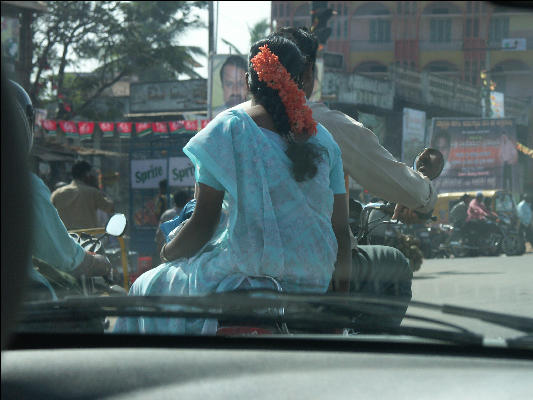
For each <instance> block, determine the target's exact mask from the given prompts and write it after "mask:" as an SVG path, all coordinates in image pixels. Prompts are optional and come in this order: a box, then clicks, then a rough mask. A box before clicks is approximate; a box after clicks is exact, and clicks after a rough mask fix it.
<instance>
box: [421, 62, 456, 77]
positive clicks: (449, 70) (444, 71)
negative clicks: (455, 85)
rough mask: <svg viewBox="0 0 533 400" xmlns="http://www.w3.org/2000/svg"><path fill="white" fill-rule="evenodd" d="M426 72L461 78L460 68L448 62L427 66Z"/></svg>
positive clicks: (431, 63) (433, 63)
mask: <svg viewBox="0 0 533 400" xmlns="http://www.w3.org/2000/svg"><path fill="white" fill-rule="evenodd" d="M424 71H427V72H430V73H432V74H436V75H441V76H446V77H451V78H459V76H460V72H459V68H457V66H456V65H455V64H452V63H451V62H448V61H432V62H430V63H428V64H426V66H425V67H424Z"/></svg>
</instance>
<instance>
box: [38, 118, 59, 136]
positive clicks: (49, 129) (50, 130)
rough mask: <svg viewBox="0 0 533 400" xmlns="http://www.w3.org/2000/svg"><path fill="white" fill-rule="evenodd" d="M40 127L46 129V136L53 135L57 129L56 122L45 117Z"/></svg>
mask: <svg viewBox="0 0 533 400" xmlns="http://www.w3.org/2000/svg"><path fill="white" fill-rule="evenodd" d="M42 127H43V128H44V129H45V130H46V133H47V135H48V136H55V135H56V131H57V122H56V121H54V120H52V119H45V120H43V122H42Z"/></svg>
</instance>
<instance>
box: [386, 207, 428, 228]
mask: <svg viewBox="0 0 533 400" xmlns="http://www.w3.org/2000/svg"><path fill="white" fill-rule="evenodd" d="M392 219H395V220H399V221H401V222H403V223H404V224H423V223H425V222H426V219H424V218H421V217H420V215H418V214H417V213H416V212H415V211H413V210H411V209H409V208H407V207H405V206H402V205H401V204H396V207H395V208H394V214H393V216H392Z"/></svg>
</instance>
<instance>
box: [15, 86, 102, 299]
mask: <svg viewBox="0 0 533 400" xmlns="http://www.w3.org/2000/svg"><path fill="white" fill-rule="evenodd" d="M10 90H11V92H12V96H13V97H14V98H15V100H16V102H15V109H16V114H17V115H16V116H15V117H16V118H18V119H20V120H21V121H22V122H23V126H24V133H25V135H24V140H25V143H26V150H27V152H28V154H29V153H30V151H31V148H32V145H33V127H34V111H33V105H32V102H31V100H30V97H29V96H28V94H27V93H26V91H25V90H24V89H23V88H22V87H21V86H20V85H19V84H18V83H16V82H13V81H10ZM30 189H31V191H30V197H31V207H32V218H33V224H32V225H33V230H32V235H33V236H32V241H31V242H32V246H31V254H32V256H33V257H34V258H36V259H39V260H42V261H44V262H45V263H47V264H49V265H51V266H53V267H55V268H57V269H59V270H61V271H63V272H67V273H69V274H71V275H73V276H74V277H78V276H81V275H87V276H96V275H107V274H108V273H109V271H110V267H111V264H110V263H109V260H107V258H106V257H103V256H101V255H95V254H90V253H88V252H86V251H85V250H84V249H83V248H82V247H81V246H80V245H79V244H78V243H77V242H76V241H75V240H74V239H73V238H72V237H71V236H70V235H69V233H68V232H67V229H66V228H65V225H64V224H63V222H62V221H61V219H60V218H59V215H58V213H57V210H56V208H55V207H54V206H53V204H52V202H51V201H50V195H51V194H50V190H49V189H48V187H47V186H46V184H45V183H44V182H43V181H42V179H40V178H39V177H38V176H37V175H35V174H33V173H32V174H30ZM30 275H31V277H32V278H33V280H34V281H38V282H40V283H42V284H44V286H46V287H47V289H48V290H49V291H50V293H49V296H48V295H47V296H46V297H51V298H53V299H55V298H57V297H56V293H55V291H54V290H53V289H52V287H51V285H50V283H49V282H48V281H47V280H46V279H45V278H44V277H43V276H42V275H40V274H39V273H38V272H37V271H35V269H33V268H32V269H31V273H30Z"/></svg>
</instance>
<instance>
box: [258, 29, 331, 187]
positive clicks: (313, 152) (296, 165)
mask: <svg viewBox="0 0 533 400" xmlns="http://www.w3.org/2000/svg"><path fill="white" fill-rule="evenodd" d="M265 44H266V45H268V48H269V49H270V51H272V53H274V54H276V55H277V56H278V59H279V61H280V63H281V64H282V65H283V66H284V67H285V69H286V70H287V71H288V72H289V74H290V75H291V77H292V79H293V80H294V81H295V82H296V84H297V85H298V87H299V88H300V89H301V88H302V76H303V73H304V70H305V67H306V59H305V57H304V56H303V55H302V53H301V52H300V50H298V47H296V45H295V44H294V43H293V42H291V41H290V40H288V39H286V38H284V37H281V36H273V35H271V36H269V37H268V38H266V39H262V40H260V41H258V42H256V43H254V45H253V46H252V48H251V49H250V56H249V60H248V61H249V65H248V72H249V84H250V92H251V94H252V96H253V97H254V99H255V101H256V102H257V103H258V104H261V105H262V106H263V107H264V108H265V109H266V111H267V112H268V113H269V114H270V116H271V117H272V121H273V123H274V126H275V128H276V130H277V132H278V133H279V134H280V135H281V136H282V137H284V138H285V139H286V140H287V142H288V147H287V150H286V154H287V156H288V157H289V159H290V160H291V161H292V172H293V176H294V179H295V180H296V181H297V182H302V181H305V180H307V179H311V178H313V177H314V176H315V175H316V173H317V171H318V167H317V163H318V162H319V161H320V159H321V157H322V153H321V149H320V148H319V147H318V146H316V145H314V144H312V143H309V142H308V141H301V140H295V139H294V137H293V135H292V134H291V126H290V122H289V117H288V115H287V111H286V110H285V106H284V105H283V102H282V101H281V98H280V97H279V93H278V91H277V90H274V89H272V88H269V87H268V86H267V85H266V83H265V82H262V81H260V80H259V77H258V76H257V73H256V72H255V70H254V68H253V65H252V63H251V61H250V60H251V59H252V58H253V57H254V56H255V55H256V54H257V53H259V51H260V50H259V47H262V46H264V45H265Z"/></svg>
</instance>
